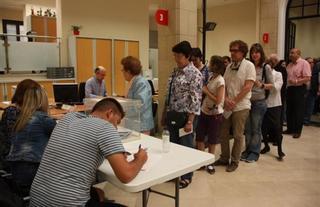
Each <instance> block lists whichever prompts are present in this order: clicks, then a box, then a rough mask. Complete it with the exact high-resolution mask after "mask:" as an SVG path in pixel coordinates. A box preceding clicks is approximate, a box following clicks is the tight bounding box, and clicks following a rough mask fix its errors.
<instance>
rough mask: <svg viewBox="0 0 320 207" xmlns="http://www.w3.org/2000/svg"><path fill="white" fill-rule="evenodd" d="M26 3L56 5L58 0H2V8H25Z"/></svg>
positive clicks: (0, 1)
mask: <svg viewBox="0 0 320 207" xmlns="http://www.w3.org/2000/svg"><path fill="white" fill-rule="evenodd" d="M26 4H33V5H40V6H44V7H56V0H0V8H9V9H17V10H23V9H24V6H25V5H26Z"/></svg>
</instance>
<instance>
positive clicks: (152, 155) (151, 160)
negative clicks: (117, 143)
mask: <svg viewBox="0 0 320 207" xmlns="http://www.w3.org/2000/svg"><path fill="white" fill-rule="evenodd" d="M142 148H143V149H145V150H146V151H147V153H148V159H147V161H146V163H144V165H143V166H142V168H141V170H142V171H148V170H150V169H152V167H154V166H156V165H157V163H159V161H160V160H161V159H162V154H161V153H159V152H156V151H152V150H149V149H148V148H146V147H143V146H142ZM138 150H139V147H138V146H137V147H136V148H135V149H133V148H126V151H127V152H129V153H131V155H128V156H127V161H128V162H130V161H132V160H133V159H134V153H137V152H138Z"/></svg>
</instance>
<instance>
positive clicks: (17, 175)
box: [9, 161, 39, 197]
mask: <svg viewBox="0 0 320 207" xmlns="http://www.w3.org/2000/svg"><path fill="white" fill-rule="evenodd" d="M9 165H10V168H11V172H12V177H13V181H14V182H15V184H16V185H17V187H18V191H19V193H18V194H19V195H20V196H22V197H23V196H28V195H29V191H30V188H31V184H32V181H33V179H34V177H35V176H36V173H37V170H38V167H39V163H36V162H21V161H14V162H13V161H12V162H9Z"/></svg>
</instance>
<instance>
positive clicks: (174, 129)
mask: <svg viewBox="0 0 320 207" xmlns="http://www.w3.org/2000/svg"><path fill="white" fill-rule="evenodd" d="M229 51H230V55H231V59H230V58H228V57H227V56H224V57H220V56H212V57H211V59H210V61H209V66H208V67H207V66H206V65H205V64H203V63H202V54H201V51H200V49H199V48H192V47H191V45H190V43H189V42H187V41H183V42H180V43H178V44H177V45H175V46H174V47H173V48H172V52H173V55H174V59H175V62H176V65H177V67H176V68H175V69H174V70H173V72H172V74H171V75H170V77H169V79H168V84H167V95H166V101H165V103H166V104H165V107H164V110H163V113H162V119H161V124H162V126H163V127H165V128H167V129H168V130H169V132H170V140H171V142H173V143H177V144H180V145H184V146H187V147H194V136H195V137H196V138H195V142H196V144H195V146H196V148H197V149H199V150H202V151H204V150H205V148H206V147H208V152H209V153H212V154H215V147H216V145H217V144H219V143H220V144H221V155H220V158H219V159H218V160H216V161H215V162H214V163H212V164H210V165H208V166H204V167H202V168H201V169H206V170H207V172H208V173H210V174H214V173H215V168H214V166H226V171H227V172H233V171H235V170H236V169H237V168H238V166H239V161H240V160H241V161H245V162H247V163H252V162H256V161H258V159H259V157H260V154H265V153H267V152H269V151H270V146H269V142H273V143H274V144H275V145H277V149H278V150H277V151H278V156H277V159H278V160H280V161H281V160H283V158H284V156H285V153H284V152H283V148H282V140H283V136H282V133H283V132H282V126H283V120H284V119H285V117H287V130H286V131H285V132H284V133H290V134H292V136H293V138H299V137H300V136H301V131H302V123H303V114H304V101H305V99H304V96H305V94H306V87H307V85H308V84H309V81H310V78H311V69H310V66H309V64H308V63H307V61H306V60H303V59H302V58H301V57H300V56H301V52H300V50H299V49H297V48H293V49H292V50H291V52H290V63H289V65H288V66H285V63H284V64H283V61H279V60H278V57H277V55H276V54H271V55H270V57H269V58H268V59H267V57H266V55H265V53H264V50H263V47H262V45H261V44H259V43H255V44H253V45H252V46H251V47H250V50H249V48H248V45H247V44H246V43H245V42H243V41H241V40H235V41H232V42H231V43H230V45H229ZM248 52H249V59H246V56H247V53H248ZM318 74H319V72H317V75H318ZM317 77H318V76H317ZM317 80H319V79H317ZM318 83H319V82H318ZM317 86H319V84H318V85H317ZM317 89H318V88H317ZM285 103H286V105H287V108H286V112H285V107H284V104H285ZM181 128H184V131H185V132H187V133H188V134H187V135H184V136H181V137H180V136H179V130H180V129H181ZM230 138H233V139H234V141H233V146H232V147H230ZM262 142H263V143H264V148H262V147H261V143H262ZM261 148H262V149H261ZM186 159H187V158H186ZM192 176H193V173H188V174H186V175H183V176H181V180H180V188H186V187H187V186H188V185H189V184H190V183H191V182H192Z"/></svg>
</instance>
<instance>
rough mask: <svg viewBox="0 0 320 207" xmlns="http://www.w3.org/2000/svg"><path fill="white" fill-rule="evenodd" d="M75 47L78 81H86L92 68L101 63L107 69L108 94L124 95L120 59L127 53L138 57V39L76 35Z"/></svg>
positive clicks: (92, 72) (91, 72) (91, 73)
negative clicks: (113, 38) (112, 38)
mask: <svg viewBox="0 0 320 207" xmlns="http://www.w3.org/2000/svg"><path fill="white" fill-rule="evenodd" d="M70 41H73V42H74V40H70ZM75 48H76V49H75V50H74V52H75V58H74V59H75V61H76V64H75V65H76V71H77V77H76V79H77V82H78V83H80V82H85V81H87V80H88V79H89V78H90V77H92V76H93V75H94V71H93V70H94V68H95V67H97V66H99V65H101V66H103V67H105V68H106V70H107V73H106V77H105V82H106V89H107V93H108V95H112V94H114V93H115V94H116V95H119V96H124V95H125V87H126V81H125V80H124V77H123V74H122V71H121V70H122V65H121V60H122V58H124V57H126V56H128V55H131V56H134V57H137V58H139V42H138V41H131V40H111V39H102V38H88V37H76V38H75Z"/></svg>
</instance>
